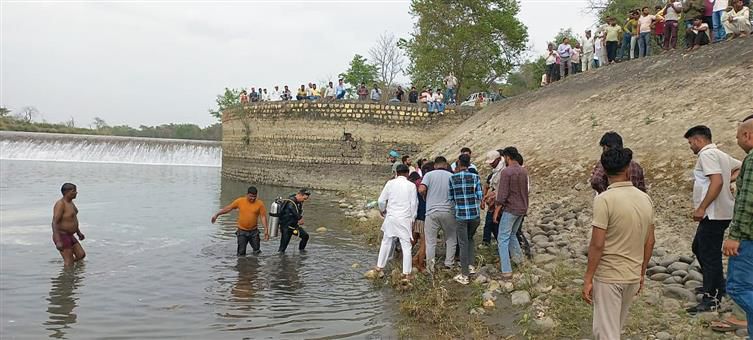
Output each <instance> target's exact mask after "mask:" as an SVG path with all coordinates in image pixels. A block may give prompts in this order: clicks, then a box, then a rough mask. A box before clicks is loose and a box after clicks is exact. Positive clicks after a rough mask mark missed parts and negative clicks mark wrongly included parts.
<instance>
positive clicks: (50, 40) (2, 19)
mask: <svg viewBox="0 0 753 340" xmlns="http://www.w3.org/2000/svg"><path fill="white" fill-rule="evenodd" d="M520 2H521V13H520V15H519V17H520V19H521V20H522V21H523V23H524V24H525V25H526V26H528V32H529V45H530V46H531V50H532V51H533V52H534V53H543V51H544V50H545V48H546V44H545V42H546V40H547V39H551V37H553V36H554V35H555V34H556V33H557V31H558V30H559V28H560V27H572V28H573V29H575V30H576V31H578V32H582V31H583V29H584V28H585V27H587V26H591V25H592V24H593V23H594V18H593V17H592V16H591V15H588V14H585V12H584V6H585V3H586V0H521V1H520ZM409 4H410V1H409V0H402V1H391V0H388V1H366V0H350V1H316V0H311V1H284V0H276V1H128V0H125V1H98V2H96V3H95V2H88V1H18V2H11V1H5V0H2V2H0V25H1V27H0V29H1V32H0V34H1V36H0V44H2V45H1V46H0V48H1V50H0V57H1V60H0V67H1V68H2V69H1V70H0V71H1V76H2V78H1V79H0V105H1V106H4V107H8V108H10V109H12V110H18V109H20V108H21V107H23V106H27V105H31V106H35V107H37V108H38V109H39V111H40V112H41V114H42V118H43V119H45V120H47V121H49V122H62V121H67V120H70V119H71V117H73V118H74V119H75V122H76V125H77V126H88V125H89V124H91V122H92V119H93V118H94V117H101V118H103V119H104V120H105V121H107V122H108V123H109V124H110V125H117V124H128V125H131V126H134V127H137V126H139V125H141V124H145V125H155V124H163V123H183V122H190V123H196V124H199V125H201V126H204V125H207V124H210V123H213V122H214V121H213V118H212V117H210V116H209V114H208V113H207V109H209V108H210V107H212V106H214V98H215V96H216V95H217V94H218V93H220V92H221V91H222V89H223V88H224V87H250V86H254V87H258V86H264V87H268V88H270V89H271V88H272V86H274V85H276V84H280V85H283V84H288V85H290V86H291V88H293V87H297V86H300V84H302V83H305V82H309V81H323V80H325V79H330V78H334V77H336V75H337V74H338V73H340V72H342V71H344V70H345V69H347V67H348V62H349V61H350V60H351V59H352V58H353V55H354V54H355V53H358V54H361V55H365V56H367V55H368V50H369V48H370V47H371V46H372V45H373V43H374V41H375V40H376V39H377V37H378V36H379V35H380V34H381V33H383V32H391V33H394V34H396V35H397V36H399V37H405V38H407V37H408V36H409V34H410V32H411V31H412V28H413V23H414V20H413V18H412V17H411V16H410V14H409V13H408V11H409Z"/></svg>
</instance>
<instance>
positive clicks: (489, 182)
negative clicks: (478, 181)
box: [481, 150, 505, 246]
mask: <svg viewBox="0 0 753 340" xmlns="http://www.w3.org/2000/svg"><path fill="white" fill-rule="evenodd" d="M486 164H489V166H490V167H491V168H492V173H490V174H489V176H488V177H486V186H485V187H484V199H483V200H482V201H481V209H482V210H483V209H488V210H487V211H486V220H485V221H484V234H483V238H482V239H481V241H482V242H483V244H484V245H487V246H488V245H489V244H490V243H491V240H492V236H493V237H494V239H495V240H496V239H497V232H498V231H499V223H494V198H495V197H496V196H497V195H496V190H497V186H499V174H500V173H501V172H502V170H504V169H505V162H504V161H503V160H502V155H501V153H500V152H499V150H491V151H489V152H487V153H486Z"/></svg>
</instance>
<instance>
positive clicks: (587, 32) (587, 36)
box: [586, 30, 591, 38]
mask: <svg viewBox="0 0 753 340" xmlns="http://www.w3.org/2000/svg"><path fill="white" fill-rule="evenodd" d="M586 38H591V30H586Z"/></svg>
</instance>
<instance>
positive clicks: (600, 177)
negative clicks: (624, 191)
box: [591, 162, 609, 194]
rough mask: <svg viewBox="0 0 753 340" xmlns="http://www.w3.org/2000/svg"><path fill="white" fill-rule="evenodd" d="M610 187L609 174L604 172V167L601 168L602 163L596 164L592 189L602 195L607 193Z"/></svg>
mask: <svg viewBox="0 0 753 340" xmlns="http://www.w3.org/2000/svg"><path fill="white" fill-rule="evenodd" d="M608 186H609V179H608V178H607V174H606V172H605V171H604V167H602V166H601V163H600V162H599V163H596V165H595V166H594V169H593V171H592V172H591V188H593V189H594V190H596V192H597V193H599V194H600V193H602V192H604V191H606V190H607V187H608Z"/></svg>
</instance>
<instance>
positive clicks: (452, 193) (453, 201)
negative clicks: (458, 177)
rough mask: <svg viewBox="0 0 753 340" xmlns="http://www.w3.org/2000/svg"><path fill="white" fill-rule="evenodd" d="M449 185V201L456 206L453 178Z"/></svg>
mask: <svg viewBox="0 0 753 340" xmlns="http://www.w3.org/2000/svg"><path fill="white" fill-rule="evenodd" d="M447 182H448V183H447V185H449V188H450V189H449V190H447V199H448V200H449V201H450V202H452V203H453V204H456V202H455V187H454V186H453V184H452V176H451V177H450V179H449V180H447Z"/></svg>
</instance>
